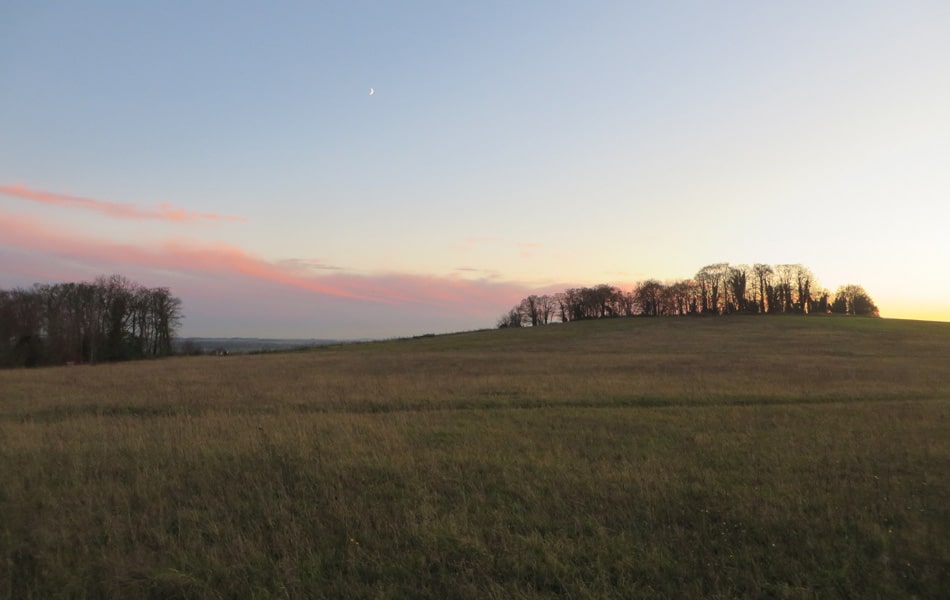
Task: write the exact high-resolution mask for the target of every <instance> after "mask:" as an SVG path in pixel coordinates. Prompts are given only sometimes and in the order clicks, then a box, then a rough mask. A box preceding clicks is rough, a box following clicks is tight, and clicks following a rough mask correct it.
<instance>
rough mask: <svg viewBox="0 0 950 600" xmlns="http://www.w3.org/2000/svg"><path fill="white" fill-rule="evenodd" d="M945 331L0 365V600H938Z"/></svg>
mask: <svg viewBox="0 0 950 600" xmlns="http://www.w3.org/2000/svg"><path fill="white" fill-rule="evenodd" d="M948 499H950V324H943V323H923V322H913V321H894V320H882V319H861V318H831V317H829V318H821V317H814V318H780V317H767V318H763V317H734V318H719V319H716V318H708V319H707V318H681V319H676V318H670V319H623V320H610V321H592V322H581V323H572V324H565V325H554V326H548V327H544V328H536V329H524V330H498V331H484V332H474V333H467V334H457V335H450V336H436V337H426V338H420V339H413V340H397V341H390V342H379V343H370V344H354V345H347V346H337V347H328V348H322V349H316V350H312V351H308V352H297V353H286V354H269V355H255V356H230V357H211V356H205V357H188V358H174V359H166V360H158V361H151V362H139V363H125V364H113V365H98V366H95V367H85V366H81V367H62V368H48V369H39V370H14V371H4V372H0V598H100V597H106V598H311V597H312V598H347V597H350V598H377V597H379V598H543V597H551V596H563V597H571V598H947V597H950V508H948V507H950V500H948Z"/></svg>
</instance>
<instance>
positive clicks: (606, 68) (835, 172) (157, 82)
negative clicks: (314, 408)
mask: <svg viewBox="0 0 950 600" xmlns="http://www.w3.org/2000/svg"><path fill="white" fill-rule="evenodd" d="M92 5H93V6H92V7H90V6H89V5H88V4H84V5H83V6H82V7H80V6H78V5H77V6H72V5H63V6H60V7H58V8H57V9H56V10H42V9H40V8H38V7H34V6H31V5H28V4H23V5H22V6H18V7H16V8H10V9H8V10H6V11H5V13H4V15H3V18H2V19H0V57H5V58H2V59H0V79H2V81H4V82H7V83H8V85H4V86H3V87H4V93H3V94H0V132H2V134H0V136H2V137H0V288H3V289H7V288H11V287H15V286H29V285H31V284H33V283H34V282H51V281H79V280H86V279H90V278H94V277H96V276H97V275H101V274H111V273H120V274H122V275H125V276H127V277H129V278H131V279H134V280H137V281H141V282H142V283H143V284H145V285H149V286H167V287H169V288H171V289H172V291H173V292H174V293H175V294H176V295H178V296H180V297H181V298H182V300H183V313H184V314H185V317H186V318H185V321H184V324H183V328H182V331H181V333H182V335H186V336H188V335H195V336H262V337H387V336H392V335H412V334H417V333H425V332H429V331H433V332H443V331H457V330H463V329H472V328H478V327H492V326H493V325H494V324H495V321H496V317H497V316H498V315H500V314H502V313H504V312H505V311H506V310H508V309H509V308H510V306H511V305H512V303H514V302H517V301H518V300H519V299H520V298H522V297H524V296H525V295H527V294H531V293H536V292H537V293H543V292H549V291H556V290H560V289H563V288H565V287H569V286H581V285H596V284H600V283H608V284H611V285H615V286H619V287H621V288H624V289H629V288H630V287H631V286H633V285H635V284H636V283H637V282H638V281H643V280H646V279H651V278H655V279H658V280H660V281H671V280H679V279H684V278H689V277H692V276H693V275H694V274H695V273H696V272H697V270H698V269H700V268H701V267H703V266H704V265H707V264H710V263H716V262H730V263H733V264H751V263H756V262H761V263H770V264H781V263H801V264H804V265H807V266H808V267H809V268H810V269H811V270H812V271H813V272H814V274H815V276H816V277H817V278H818V280H819V284H820V286H821V287H823V288H828V289H829V290H830V291H832V292H833V291H834V290H835V289H836V288H837V287H838V286H839V285H844V284H850V283H855V284H860V285H862V286H863V287H864V288H866V290H867V291H868V292H869V294H870V295H871V296H872V297H873V298H874V300H875V302H876V303H877V305H878V307H879V308H880V311H881V315H882V316H883V317H891V318H911V319H925V320H941V321H950V282H948V279H947V278H946V277H940V276H935V274H936V273H941V272H942V271H943V269H944V268H945V266H946V265H947V264H950V243H948V242H947V241H946V239H947V235H946V232H945V231H944V230H945V228H946V223H948V222H950V209H948V208H947V206H948V204H947V199H948V198H950V169H948V168H947V165H948V164H950V78H948V77H947V76H946V75H947V57H948V56H950V35H947V32H948V31H950V9H948V5H947V4H946V3H945V2H927V1H924V2H915V3H913V5H912V6H903V5H901V6H898V5H896V4H893V3H877V2H870V3H866V2H862V3H857V2H841V3H835V4H832V5H822V6H818V5H814V6H811V5H798V4H789V5H754V6H753V5H715V6H714V5H707V4H702V3H692V4H686V5H676V6H666V5H664V4H646V5H644V4H640V3H595V4H594V5H591V6H582V5H570V4H568V5H557V6H555V5H551V4H549V3H540V4H530V3H529V4H518V5H515V6H511V5H508V4H496V3H489V4H487V5H477V6H476V5H472V6H468V5H464V4H451V3H449V4H445V5H413V4H410V5H409V6H395V5H393V6H389V5H381V6H374V7H373V10H372V11H366V10H360V9H359V8H358V7H355V6H353V7H351V6H349V5H340V6H338V7H336V8H331V7H327V6H325V5H323V4H319V5H317V4H315V5H312V6H295V7H290V6H264V5H261V6H256V7H255V6H250V5H248V6H243V5H242V6H241V7H232V8H230V9H228V11H225V10H224V9H223V8H220V7H218V9H214V8H213V7H201V8H194V9H191V8H189V12H188V16H187V18H183V15H182V14H180V11H181V10H182V9H180V8H179V9H176V8H173V7H171V6H168V5H164V4H161V3H159V4H155V5H151V4H148V5H141V6H135V7H131V6H130V7H122V8H118V7H116V6H114V5H108V4H100V3H98V2H93V3H92ZM93 8H95V9H94V10H93ZM364 8H365V7H364ZM225 13H227V14H225ZM93 15H94V16H93ZM238 17H239V18H238ZM277 32H279V34H278V33H277ZM88 40H95V43H87V41H88ZM371 89H375V90H376V92H375V93H371V94H367V90H371Z"/></svg>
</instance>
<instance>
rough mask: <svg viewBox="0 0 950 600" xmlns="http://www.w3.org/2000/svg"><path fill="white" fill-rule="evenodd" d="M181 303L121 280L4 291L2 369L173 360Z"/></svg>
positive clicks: (0, 306) (0, 299) (163, 291)
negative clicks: (168, 356)
mask: <svg viewBox="0 0 950 600" xmlns="http://www.w3.org/2000/svg"><path fill="white" fill-rule="evenodd" d="M180 322H181V300H179V299H178V298H176V297H175V296H172V294H171V292H170V291H169V290H168V288H164V287H158V288H146V287H143V286H141V285H139V284H137V283H134V282H131V281H129V280H128V279H126V278H125V277H122V276H121V275H112V276H111V277H99V278H98V279H96V280H95V281H93V282H91V283H57V284H36V285H34V286H33V287H31V288H27V289H20V288H17V289H13V290H0V367H9V366H40V365H50V364H63V363H95V362H102V361H118V360H128V359H135V358H146V357H156V356H165V355H168V354H171V353H172V338H173V337H174V335H175V332H176V331H177V329H178V326H179V324H180Z"/></svg>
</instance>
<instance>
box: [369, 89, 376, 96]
mask: <svg viewBox="0 0 950 600" xmlns="http://www.w3.org/2000/svg"><path fill="white" fill-rule="evenodd" d="M375 93H376V90H374V89H373V88H369V95H370V96H372V95H373V94H375Z"/></svg>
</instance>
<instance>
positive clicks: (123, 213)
mask: <svg viewBox="0 0 950 600" xmlns="http://www.w3.org/2000/svg"><path fill="white" fill-rule="evenodd" d="M0 194H3V195H5V196H13V197H16V198H22V199H24V200H31V201H33V202H39V203H41V204H50V205H54V206H68V207H71V208H81V209H85V210H91V211H94V212H98V213H101V214H104V215H108V216H110V217H115V218H119V219H134V220H151V219H154V220H161V221H173V222H186V221H197V220H208V221H247V219H245V218H243V217H232V216H228V215H219V214H216V213H202V212H193V211H188V210H185V209H183V208H178V207H175V206H172V205H171V204H167V203H163V204H160V205H159V206H158V208H142V207H139V206H136V205H134V204H117V203H115V202H108V201H105V200H95V199H93V198H83V197H82V196H72V195H69V194H56V193H53V192H44V191H42V190H31V189H29V188H28V187H26V186H25V185H18V184H14V185H2V184H0Z"/></svg>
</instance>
